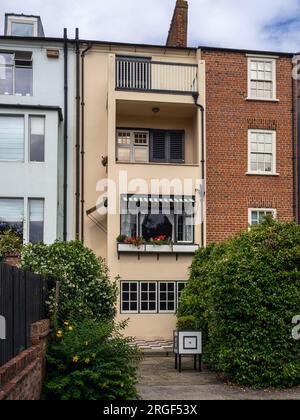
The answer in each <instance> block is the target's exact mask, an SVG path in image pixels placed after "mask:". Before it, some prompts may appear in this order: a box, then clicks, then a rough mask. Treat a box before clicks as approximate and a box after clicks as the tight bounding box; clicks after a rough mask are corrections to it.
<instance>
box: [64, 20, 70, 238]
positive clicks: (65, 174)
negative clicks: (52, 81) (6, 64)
mask: <svg viewBox="0 0 300 420" xmlns="http://www.w3.org/2000/svg"><path fill="white" fill-rule="evenodd" d="M68 105H69V104H68V33H67V29H66V28H65V29H64V187H63V189H64V192H63V196H64V197H63V202H64V204H63V206H64V210H63V240H64V241H65V242H66V240H67V237H68V234H67V228H68V221H67V217H68Z"/></svg>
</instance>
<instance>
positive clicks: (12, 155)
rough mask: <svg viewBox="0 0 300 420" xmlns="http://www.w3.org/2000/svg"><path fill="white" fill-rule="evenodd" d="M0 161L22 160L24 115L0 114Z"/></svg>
mask: <svg viewBox="0 0 300 420" xmlns="http://www.w3.org/2000/svg"><path fill="white" fill-rule="evenodd" d="M0 161H11V162H23V161H24V117H23V116H21V117H17V116H12V115H9V116H8V115H6V116H4V115H0Z"/></svg>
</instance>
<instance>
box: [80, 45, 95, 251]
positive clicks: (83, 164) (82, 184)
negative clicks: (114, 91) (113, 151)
mask: <svg viewBox="0 0 300 420" xmlns="http://www.w3.org/2000/svg"><path fill="white" fill-rule="evenodd" d="M92 46H93V45H92V43H89V44H88V46H87V48H86V49H85V50H83V51H82V53H81V241H82V243H84V204H85V200H84V193H85V191H84V171H85V162H84V155H85V142H84V122H85V112H84V111H85V102H84V100H85V93H84V58H85V55H86V54H87V52H88V51H89V50H90V49H91V48H92Z"/></svg>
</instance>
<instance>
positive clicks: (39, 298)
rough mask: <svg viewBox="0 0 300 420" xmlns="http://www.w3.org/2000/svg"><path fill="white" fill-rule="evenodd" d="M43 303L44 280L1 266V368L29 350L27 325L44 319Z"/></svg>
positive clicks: (28, 327)
mask: <svg viewBox="0 0 300 420" xmlns="http://www.w3.org/2000/svg"><path fill="white" fill-rule="evenodd" d="M45 301H46V280H45V279H44V278H43V277H41V276H38V275H36V274H34V273H31V272H26V271H23V270H20V269H18V268H15V267H11V266H9V265H6V264H0V316H1V327H2V328H1V333H2V334H3V332H4V329H5V339H0V366H2V365H3V364H5V363H6V362H8V361H9V360H10V359H12V358H13V357H15V356H16V355H17V354H19V353H20V352H21V351H22V350H25V349H27V348H28V347H30V344H31V343H30V326H31V324H32V323H34V322H37V321H39V320H41V319H44V318H45V317H46V310H45ZM4 327H5V328H4ZM2 338H3V337H2Z"/></svg>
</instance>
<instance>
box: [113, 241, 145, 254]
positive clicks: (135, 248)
mask: <svg viewBox="0 0 300 420" xmlns="http://www.w3.org/2000/svg"><path fill="white" fill-rule="evenodd" d="M118 252H133V253H134V252H145V245H144V244H142V245H140V246H134V245H129V244H120V243H119V244H118Z"/></svg>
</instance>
